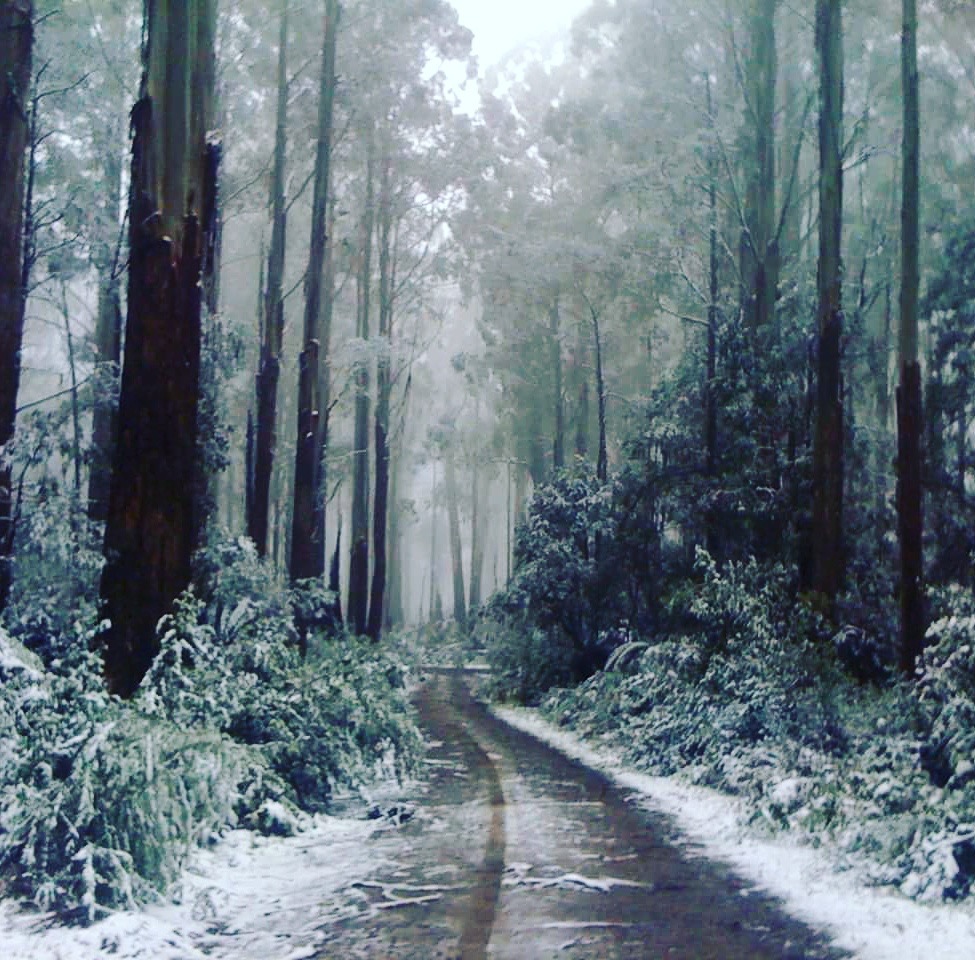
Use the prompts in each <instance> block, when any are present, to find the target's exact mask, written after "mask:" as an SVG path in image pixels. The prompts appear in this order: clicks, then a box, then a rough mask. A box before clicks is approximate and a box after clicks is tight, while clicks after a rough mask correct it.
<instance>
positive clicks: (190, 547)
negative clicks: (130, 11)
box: [101, 0, 220, 696]
mask: <svg viewBox="0 0 975 960" xmlns="http://www.w3.org/2000/svg"><path fill="white" fill-rule="evenodd" d="M145 10H146V31H147V32H146V35H147V43H146V46H145V48H144V70H143V76H142V85H141V92H140V99H139V102H138V103H137V104H136V106H135V108H134V110H133V112H132V126H133V131H134V136H133V143H132V173H131V189H130V206H129V248H130V255H129V256H130V260H129V290H128V319H127V324H126V338H125V362H124V365H123V370H122V384H121V394H120V398H119V413H118V423H119V427H118V430H119V432H118V443H117V446H116V450H115V460H114V467H113V471H112V484H111V492H110V496H109V509H108V517H107V520H106V528H105V557H106V565H105V569H104V572H103V576H102V588H101V590H102V599H103V601H104V614H105V616H106V617H107V619H109V620H110V621H111V627H110V629H109V630H108V632H107V634H106V637H105V649H104V655H105V674H106V679H107V681H108V685H109V688H110V689H111V690H112V691H113V692H115V693H117V694H119V695H121V696H129V695H131V694H132V693H133V692H134V691H135V689H136V688H137V687H138V685H139V683H140V682H141V680H142V677H143V676H144V675H145V672H146V670H147V669H148V667H149V665H150V663H151V662H152V659H153V657H154V655H155V653H156V651H157V649H158V640H157V638H156V624H157V623H158V621H159V618H160V617H162V616H163V615H164V614H165V613H167V612H168V611H169V609H170V606H171V604H172V601H173V600H174V599H175V598H176V597H177V596H178V595H179V593H180V592H181V591H182V590H184V589H185V588H186V587H187V585H188V584H189V581H190V563H191V559H192V555H193V551H194V550H195V548H196V547H197V545H198V542H199V537H200V529H201V527H200V525H201V522H202V518H201V517H200V514H199V510H198V503H197V491H198V489H199V487H198V485H199V482H200V476H199V469H198V466H199V462H198V449H197V436H198V425H197V411H198V405H199V391H200V359H201V342H202V322H201V316H202V310H203V304H204V296H206V295H208V294H209V293H210V292H211V291H212V289H213V286H212V285H213V280H214V277H215V270H216V264H215V259H216V247H217V240H218V234H219V223H218V217H217V167H218V165H219V155H220V151H219V146H218V145H217V144H215V143H212V142H208V140H207V136H208V131H210V130H213V129H214V128H215V126H216V123H215V110H214V69H215V68H214V37H215V31H216V4H215V2H214V0H200V2H199V3H197V4H195V5H191V6H189V7H187V6H185V5H182V4H171V3H166V2H162V0H150V2H148V3H147V5H146V8H145ZM207 306H208V307H212V306H214V304H213V303H212V301H211V299H210V297H209V296H208V297H207Z"/></svg>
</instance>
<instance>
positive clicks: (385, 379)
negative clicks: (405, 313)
mask: <svg viewBox="0 0 975 960" xmlns="http://www.w3.org/2000/svg"><path fill="white" fill-rule="evenodd" d="M392 174H393V171H392V160H391V158H390V157H389V156H388V155H387V156H384V157H383V159H382V169H381V170H380V174H379V237H378V239H379V339H380V340H381V341H382V349H381V351H380V354H379V357H378V359H377V361H376V415H375V421H374V442H375V445H376V496H375V498H374V501H373V511H372V587H371V590H370V595H369V622H368V625H367V630H366V632H367V633H368V634H369V636H370V637H371V638H372V639H373V640H378V639H379V637H380V634H381V633H382V628H383V605H384V602H385V598H386V559H387V544H386V533H387V521H388V514H389V394H390V388H391V384H390V351H391V349H392V334H393V295H394V289H395V280H396V278H395V276H394V259H393V239H394V237H393V216H394V214H393V196H392Z"/></svg>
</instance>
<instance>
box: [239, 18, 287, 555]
mask: <svg viewBox="0 0 975 960" xmlns="http://www.w3.org/2000/svg"><path fill="white" fill-rule="evenodd" d="M287 50H288V4H287V3H283V4H282V6H281V24H280V35H279V39H278V103H277V117H276V123H275V134H274V168H273V172H272V175H271V196H270V201H271V204H270V206H271V249H270V251H269V253H268V259H267V286H266V288H265V290H264V291H263V293H264V309H263V312H262V316H263V319H264V322H263V323H262V324H261V326H262V327H263V330H262V334H263V336H262V339H261V357H260V364H259V367H258V371H257V380H256V384H255V389H256V398H255V399H256V408H257V423H256V430H255V434H254V486H253V491H252V495H251V499H250V509H249V510H248V513H247V534H248V536H249V537H250V538H251V540H253V541H254V545H255V546H256V547H257V553H258V556H261V557H265V556H267V540H268V521H269V516H270V504H271V473H272V471H273V470H274V456H275V447H276V444H277V406H278V379H279V377H280V373H281V347H282V341H283V339H284V300H283V298H282V286H283V283H284V261H285V249H286V235H287V220H288V214H287V208H286V206H285V199H284V176H285V161H286V153H287V144H288V55H287Z"/></svg>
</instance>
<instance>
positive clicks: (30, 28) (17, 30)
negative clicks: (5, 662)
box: [0, 0, 34, 609]
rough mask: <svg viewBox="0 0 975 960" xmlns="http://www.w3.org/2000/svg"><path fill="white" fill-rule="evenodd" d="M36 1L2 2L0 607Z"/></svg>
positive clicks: (7, 552) (5, 588)
mask: <svg viewBox="0 0 975 960" xmlns="http://www.w3.org/2000/svg"><path fill="white" fill-rule="evenodd" d="M33 42H34V6H33V3H32V2H31V0H3V2H2V3H0V84H2V90H0V144H2V148H0V609H2V608H3V607H4V606H5V605H6V603H7V599H8V597H9V595H10V584H11V579H12V562H13V547H14V518H13V515H12V505H13V489H12V488H13V475H12V473H11V470H10V465H9V462H8V461H7V459H6V456H5V454H6V450H5V448H6V447H7V445H8V444H9V443H10V441H11V439H12V438H13V434H14V425H15V423H16V419H17V390H18V387H19V385H20V370H21V362H20V351H21V344H22V341H23V336H24V308H25V293H26V291H25V289H24V287H25V284H24V278H23V267H24V250H23V243H24V234H23V226H24V192H25V182H24V170H25V166H24V158H25V151H26V149H27V144H28V110H29V99H30V85H31V54H32V49H33Z"/></svg>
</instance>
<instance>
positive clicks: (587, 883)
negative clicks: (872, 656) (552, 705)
mask: <svg viewBox="0 0 975 960" xmlns="http://www.w3.org/2000/svg"><path fill="white" fill-rule="evenodd" d="M470 683H471V677H470V676H468V675H465V674H464V673H462V672H461V671H449V670H444V671H438V672H434V673H431V674H430V675H429V676H428V678H427V680H426V682H425V683H424V685H423V686H422V687H421V689H420V690H419V692H418V694H417V697H416V703H417V707H418V709H419V713H420V719H421V724H422V726H423V730H424V733H425V735H426V737H427V739H428V741H429V744H430V753H429V776H428V778H427V781H426V783H425V785H424V788H423V790H424V794H423V796H422V797H421V798H419V804H418V806H417V808H416V811H415V813H414V815H413V816H412V817H411V819H410V820H409V822H407V823H405V824H404V825H403V826H401V827H398V828H395V829H388V830H384V831H380V832H379V833H377V835H376V838H375V841H374V842H375V843H376V844H377V845H378V846H379V852H380V855H381V857H382V863H383V866H382V868H381V869H380V871H378V872H377V873H376V875H375V876H373V877H371V878H370V879H369V880H368V881H367V882H365V883H359V884H356V885H355V889H354V891H351V892H352V893H353V894H354V895H355V897H356V899H357V900H358V911H357V915H356V916H353V917H349V918H347V919H343V920H342V921H340V922H338V923H334V924H332V925H330V926H329V927H328V928H327V929H325V930H323V931H322V935H323V940H322V944H323V945H322V947H321V948H320V951H319V953H318V954H316V956H317V957H318V958H320V960H325V958H328V960H347V958H348V960H353V958H360V957H361V958H375V960H406V958H416V960H421V958H422V960H448V958H449V960H487V958H497V960H502V958H503V960H547V958H566V960H579V958H587V960H616V958H619V960H624V958H625V960H643V958H678V960H705V958H714V960H719V958H720V960H764V958H768V960H772V958H774V960H787V958H788V960H799V958H839V957H843V956H845V955H844V954H843V953H842V952H840V951H838V950H837V949H835V948H831V947H830V946H829V944H828V943H827V942H826V941H825V940H824V939H823V938H822V936H820V935H819V934H817V933H816V932H815V931H813V930H811V929H809V928H808V927H806V926H805V925H803V924H802V923H800V922H799V921H796V920H794V919H792V918H791V917H789V916H788V915H786V914H785V913H783V912H782V910H781V907H780V906H779V905H778V904H777V902H776V901H775V900H773V899H772V898H770V897H768V896H766V895H765V894H763V893H761V892H758V891H755V890H753V889H752V887H751V886H750V885H749V884H748V883H747V882H746V881H744V880H742V879H741V878H739V877H738V876H736V875H735V874H734V873H733V872H732V871H731V870H730V869H729V868H727V867H724V866H722V865H721V864H716V863H714V862H713V861H708V860H705V859H703V858H702V857H700V856H697V855H695V854H694V852H693V848H691V847H689V845H688V844H687V842H686V841H683V842H681V841H680V838H679V835H678V833H677V832H676V830H675V828H674V827H673V825H672V824H671V823H670V822H669V821H668V819H667V818H666V817H664V816H662V815H655V814H652V813H648V812H647V811H646V810H645V809H643V808H642V807H641V806H639V805H637V804H636V803H635V802H634V801H632V800H631V799H629V798H628V795H627V792H626V791H625V790H623V789H621V788H619V787H617V786H616V785H615V784H613V783H612V782H611V781H609V780H608V779H607V778H605V777H604V776H603V775H602V774H599V773H596V772H594V771H592V770H590V769H588V768H586V767H584V766H582V765H580V764H578V763H576V762H575V761H572V760H569V759H568V758H566V757H565V756H564V755H563V754H561V753H559V752H557V751H555V750H553V749H551V748H549V747H547V746H545V745H544V744H542V743H540V742H539V741H537V740H536V739H534V738H533V737H531V736H529V735H527V734H524V733H521V732H519V731H516V730H514V729H512V728H511V727H509V726H508V725H507V724H505V723H503V722H502V721H500V720H499V719H497V718H496V717H494V716H492V715H491V714H490V713H489V712H488V710H487V709H486V708H485V707H484V705H483V704H482V703H480V702H478V701H477V700H476V699H475V698H474V697H472V695H471V693H470Z"/></svg>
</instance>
